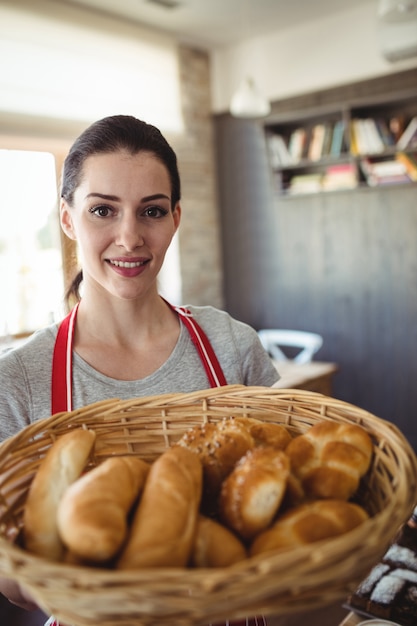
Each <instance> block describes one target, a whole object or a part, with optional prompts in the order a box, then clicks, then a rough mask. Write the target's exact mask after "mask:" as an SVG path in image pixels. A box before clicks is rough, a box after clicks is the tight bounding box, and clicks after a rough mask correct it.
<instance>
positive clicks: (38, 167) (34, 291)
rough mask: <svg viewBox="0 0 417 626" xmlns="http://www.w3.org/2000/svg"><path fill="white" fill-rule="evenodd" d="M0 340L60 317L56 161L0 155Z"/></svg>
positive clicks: (48, 157)
mask: <svg viewBox="0 0 417 626" xmlns="http://www.w3.org/2000/svg"><path fill="white" fill-rule="evenodd" d="M0 187H1V199H0V217H1V231H0V286H1V293H2V298H1V306H0V336H2V337H3V341H4V338H7V337H8V336H9V335H16V334H19V333H27V332H30V331H33V330H36V329H38V328H41V327H43V326H46V325H47V324H50V323H51V322H53V321H54V320H57V319H60V318H61V317H62V315H63V291H64V287H63V272H62V256H61V245H60V227H59V220H58V210H57V183H56V170H55V160H54V157H53V155H52V154H49V153H47V152H29V151H20V150H0Z"/></svg>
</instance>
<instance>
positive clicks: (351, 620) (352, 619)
mask: <svg viewBox="0 0 417 626" xmlns="http://www.w3.org/2000/svg"><path fill="white" fill-rule="evenodd" d="M366 619H371V618H370V617H369V618H368V617H363V616H361V615H357V614H356V613H349V615H347V616H346V617H345V619H344V620H343V622H341V623H340V624H339V626H358V624H360V622H363V621H365V620H366Z"/></svg>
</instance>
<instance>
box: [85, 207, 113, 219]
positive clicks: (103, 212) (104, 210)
mask: <svg viewBox="0 0 417 626" xmlns="http://www.w3.org/2000/svg"><path fill="white" fill-rule="evenodd" d="M90 213H93V214H94V215H98V217H107V216H108V215H110V214H111V213H112V209H111V208H110V207H108V206H105V205H100V206H95V207H93V208H92V209H90Z"/></svg>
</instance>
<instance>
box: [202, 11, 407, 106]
mask: <svg viewBox="0 0 417 626" xmlns="http://www.w3.org/2000/svg"><path fill="white" fill-rule="evenodd" d="M346 5H347V8H346V10H345V11H344V12H343V13H339V14H336V15H332V16H329V17H327V18H326V19H320V20H317V21H311V22H310V23H309V24H303V25H300V26H298V27H295V28H293V29H290V30H287V31H284V32H278V31H277V32H276V33H272V34H270V35H267V36H263V37H261V38H254V39H252V40H250V41H247V42H245V43H244V44H242V45H239V46H235V47H230V48H224V49H219V50H217V51H215V52H213V53H212V109H213V112H215V113H221V112H224V111H226V110H227V109H228V107H229V103H230V99H231V97H232V94H233V92H234V91H235V90H236V89H237V87H238V85H239V83H240V82H241V80H242V79H243V78H245V77H246V76H248V75H250V76H252V78H254V80H255V81H256V83H257V85H258V87H259V89H260V90H261V92H263V94H264V95H265V96H267V97H268V98H269V99H270V100H271V101H274V100H280V99H282V98H286V97H290V96H293V95H299V94H303V93H308V92H311V91H316V90H319V89H325V88H328V87H334V86H338V85H343V84H348V83H351V82H355V81H359V80H365V79H368V78H374V77H377V76H381V75H385V74H390V73H394V72H398V71H401V70H405V69H409V68H412V67H416V66H417V56H416V57H413V58H410V59H407V60H402V61H397V62H395V63H390V62H388V61H386V60H385V59H384V57H383V54H382V52H381V50H380V43H379V35H378V29H377V18H376V13H377V5H378V2H377V1H376V0H364V1H363V4H361V5H360V6H356V7H353V8H349V4H348V3H346Z"/></svg>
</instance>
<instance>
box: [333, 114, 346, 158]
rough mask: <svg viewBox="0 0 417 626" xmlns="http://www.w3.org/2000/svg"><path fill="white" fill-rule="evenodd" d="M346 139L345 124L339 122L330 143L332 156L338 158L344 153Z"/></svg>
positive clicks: (335, 125) (341, 121) (342, 121)
mask: <svg viewBox="0 0 417 626" xmlns="http://www.w3.org/2000/svg"><path fill="white" fill-rule="evenodd" d="M344 138H345V122H344V120H337V122H335V124H334V127H333V133H332V140H331V143H330V155H331V156H334V157H338V156H340V155H341V153H342V152H343V148H344Z"/></svg>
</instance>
